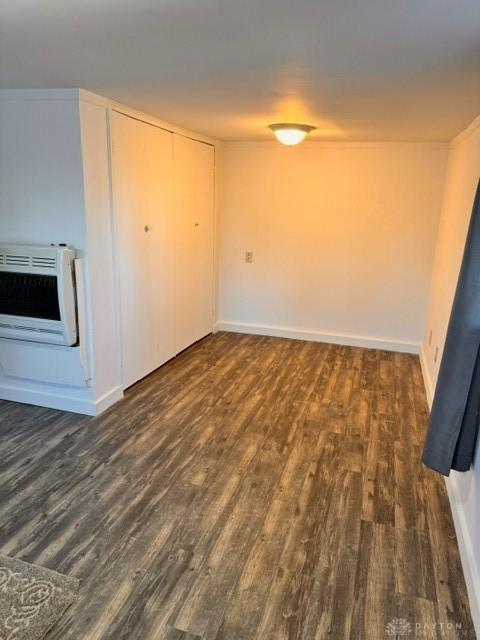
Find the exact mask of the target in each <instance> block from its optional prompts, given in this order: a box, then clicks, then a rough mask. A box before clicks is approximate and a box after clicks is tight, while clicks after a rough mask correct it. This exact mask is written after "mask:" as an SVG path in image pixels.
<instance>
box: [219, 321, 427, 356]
mask: <svg viewBox="0 0 480 640" xmlns="http://www.w3.org/2000/svg"><path fill="white" fill-rule="evenodd" d="M214 331H231V332H235V333H251V334H254V335H261V336H272V337H275V338H292V339H294V340H308V341H310V342H325V343H327V344H339V345H344V346H346V347H363V348H366V349H384V350H386V351H400V352H402V353H414V354H418V353H419V349H420V344H419V343H416V342H408V341H406V340H405V341H404V340H391V339H389V338H376V337H371V336H355V335H350V334H343V333H322V332H320V331H308V330H306V329H296V328H293V327H278V326H273V325H263V324H250V323H237V322H226V321H223V320H221V321H219V322H217V324H216V325H215V328H214Z"/></svg>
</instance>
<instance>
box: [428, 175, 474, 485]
mask: <svg viewBox="0 0 480 640" xmlns="http://www.w3.org/2000/svg"><path fill="white" fill-rule="evenodd" d="M479 346H480V183H479V185H478V187H477V193H476V195H475V202H474V204H473V211H472V217H471V219H470V225H469V228H468V233H467V239H466V243H465V251H464V254H463V260H462V266H461V269H460V274H459V277H458V282H457V289H456V291H455V298H454V301H453V305H452V311H451V314H450V321H449V324H448V331H447V337H446V341H445V348H444V351H443V357H442V362H441V365H440V371H439V374H438V381H437V386H436V390H435V397H434V399H433V404H432V411H431V413H430V422H429V425H428V433H427V437H426V440H425V446H424V449H423V462H424V463H425V464H426V465H427V466H428V467H430V468H431V469H434V470H435V471H438V472H439V473H442V474H443V475H446V476H448V475H449V473H450V469H456V470H457V471H467V470H468V469H469V468H470V466H471V463H472V460H473V455H474V451H475V441H476V436H477V430H478V415H479V408H480V356H479Z"/></svg>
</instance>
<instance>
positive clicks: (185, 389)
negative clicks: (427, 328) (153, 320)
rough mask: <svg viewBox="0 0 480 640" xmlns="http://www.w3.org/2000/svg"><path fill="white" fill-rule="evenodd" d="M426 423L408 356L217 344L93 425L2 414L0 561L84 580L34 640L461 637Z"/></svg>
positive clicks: (452, 550) (453, 558) (264, 341)
mask: <svg viewBox="0 0 480 640" xmlns="http://www.w3.org/2000/svg"><path fill="white" fill-rule="evenodd" d="M426 420H427V406H426V402H425V396H424V391H423V384H422V379H421V373H420V368H419V362H418V359H417V357H415V356H412V355H405V354H399V353H389V352H385V351H375V350H367V349H356V348H349V347H341V346H335V345H324V344H318V343H309V342H301V341H293V340H292V341H291V340H283V339H277V338H265V337H258V336H257V337H254V336H241V335H236V334H227V333H219V334H216V335H214V336H211V337H208V338H206V339H205V340H203V341H202V342H201V343H199V344H198V345H196V346H194V347H193V348H191V349H190V350H188V351H187V352H185V353H183V354H182V355H180V356H179V357H178V358H176V359H175V360H173V361H172V362H170V363H169V364H167V365H166V366H165V367H162V368H161V369H159V370H158V371H157V372H155V373H154V374H153V375H151V376H150V377H149V378H147V379H145V380H144V381H142V382H140V383H139V384H137V385H136V386H135V387H133V388H132V389H131V390H130V391H129V392H127V394H126V398H125V399H124V400H123V401H122V402H120V403H118V404H117V405H115V407H113V408H112V409H110V410H109V411H108V412H106V413H105V414H104V415H102V416H100V417H99V418H95V419H94V418H86V417H81V416H76V415H72V414H67V413H63V412H59V411H53V410H49V409H42V408H39V407H29V406H26V405H20V404H15V403H8V402H2V403H0V436H1V444H0V451H1V468H0V482H1V485H0V486H1V507H0V552H1V553H3V554H6V555H11V556H15V557H17V558H20V559H22V560H26V561H29V562H34V563H38V564H41V565H44V566H46V567H49V568H52V569H56V570H57V571H60V572H63V573H67V574H71V575H74V576H77V577H78V578H80V579H81V581H82V583H81V592H80V597H79V599H78V601H77V602H76V604H74V605H73V606H72V607H71V608H70V609H69V610H68V612H67V613H66V614H65V616H64V617H63V619H62V620H61V622H60V623H59V624H58V625H57V626H56V627H55V629H53V630H52V631H51V632H50V634H49V635H48V640H60V639H61V640H65V639H71V638H72V639H73V638H75V640H97V639H98V640H100V639H102V640H105V639H107V638H108V639H111V640H123V639H127V638H128V639H129V640H137V639H138V640H194V639H195V638H197V639H198V638H202V639H205V640H250V639H253V638H255V639H258V640H260V639H261V640H283V639H289V640H291V639H292V640H293V639H302V640H324V639H326V638H329V639H332V640H337V639H340V638H351V639H354V640H370V639H371V640H379V639H381V638H393V637H397V636H395V635H389V634H388V633H387V632H386V625H387V624H388V623H389V622H390V621H392V620H393V619H394V618H403V619H405V620H406V621H407V622H408V623H410V624H411V625H412V633H411V634H408V635H405V636H401V637H402V638H403V637H428V638H441V637H446V638H473V637H474V634H473V630H472V622H471V618H470V613H469V609H468V603H467V596H466V591H465V584H464V579H463V575H462V570H461V566H460V559H459V554H458V549H457V543H456V539H455V534H454V529H453V524H452V518H451V514H450V509H449V505H448V500H447V496H446V491H445V486H444V482H443V479H441V478H440V477H439V476H437V475H435V474H434V473H431V472H429V471H427V470H426V469H425V468H424V467H423V466H422V464H421V463H420V449H421V443H422V440H423V436H424V431H425V425H426ZM434 623H437V630H436V631H434V630H432V629H433V626H432V625H433V624H434ZM441 623H443V629H444V630H443V632H442V631H441V628H440V624H441ZM449 623H450V624H453V625H454V626H455V625H461V626H462V630H457V631H454V630H451V629H448V626H449ZM419 624H421V625H424V626H422V627H421V630H422V634H423V635H419V634H418V633H417V632H418V629H419V627H416V626H415V625H419ZM425 625H426V626H425ZM398 637H400V636H398Z"/></svg>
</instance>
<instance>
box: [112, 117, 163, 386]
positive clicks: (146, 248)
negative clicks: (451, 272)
mask: <svg viewBox="0 0 480 640" xmlns="http://www.w3.org/2000/svg"><path fill="white" fill-rule="evenodd" d="M111 133H112V142H113V154H112V178H113V194H114V209H115V224H116V237H117V264H118V278H119V287H120V292H119V294H120V324H121V350H122V369H123V383H124V386H125V387H128V386H129V385H131V384H133V383H134V382H136V381H137V380H139V379H140V378H143V377H144V376H146V375H147V374H148V373H150V372H151V371H153V370H154V369H156V368H157V367H159V366H160V365H161V364H163V363H164V362H165V361H166V360H168V359H169V358H171V357H172V356H174V355H175V353H176V351H175V340H174V336H173V330H174V326H173V321H174V316H173V312H174V311H173V309H174V305H173V301H172V295H173V290H172V289H173V278H172V271H173V264H172V260H173V258H172V255H173V248H172V246H173V243H174V219H173V216H172V193H173V190H172V189H173V182H172V181H173V176H172V134H171V133H169V132H167V131H164V130H162V129H159V128H158V127H154V126H152V125H148V124H146V123H144V122H140V121H138V120H135V119H133V118H130V117H128V116H125V115H123V114H119V113H116V112H113V113H112V118H111Z"/></svg>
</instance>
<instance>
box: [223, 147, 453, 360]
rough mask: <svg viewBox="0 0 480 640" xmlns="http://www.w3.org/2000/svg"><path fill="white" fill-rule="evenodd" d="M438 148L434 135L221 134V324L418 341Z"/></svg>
mask: <svg viewBox="0 0 480 640" xmlns="http://www.w3.org/2000/svg"><path fill="white" fill-rule="evenodd" d="M446 156H447V146H446V145H444V144H435V143H433V144H432V143H317V142H305V143H303V144H301V145H299V146H298V147H293V148H288V147H285V146H282V145H281V144H279V143H277V142H271V143H270V142H265V143H224V144H222V145H221V147H220V153H219V160H218V162H217V165H219V182H220V197H219V234H220V255H219V272H220V284H219V298H220V302H219V321H220V323H219V326H220V327H221V328H224V329H233V330H244V331H257V332H260V333H271V334H274V335H286V336H289V335H291V336H292V337H295V336H298V337H301V336H304V337H306V338H310V339H319V340H327V341H328V340H332V341H339V342H342V343H345V344H360V345H365V346H384V347H386V348H394V349H403V350H407V351H417V350H418V347H419V344H420V341H421V338H422V332H423V326H424V320H425V312H426V299H427V295H428V288H429V283H430V276H431V268H432V261H433V253H434V245H435V238H436V232H437V222H438V216H439V211H440V205H441V197H442V193H443V180H444V174H445V166H446ZM246 251H253V254H254V255H253V264H246V263H245V259H244V254H245V252H246Z"/></svg>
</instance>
